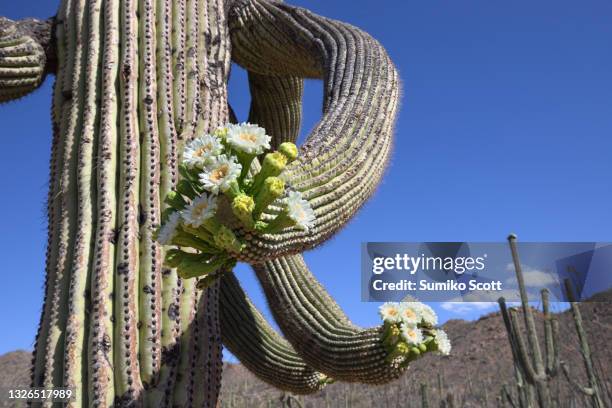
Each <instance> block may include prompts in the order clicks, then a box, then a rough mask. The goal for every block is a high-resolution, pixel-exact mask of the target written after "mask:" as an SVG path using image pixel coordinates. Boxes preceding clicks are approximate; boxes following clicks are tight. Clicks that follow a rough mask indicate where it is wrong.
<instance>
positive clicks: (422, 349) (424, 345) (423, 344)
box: [419, 343, 427, 353]
mask: <svg viewBox="0 0 612 408" xmlns="http://www.w3.org/2000/svg"><path fill="white" fill-rule="evenodd" d="M419 351H420V352H421V353H424V352H426V351H427V344H425V343H421V344H419Z"/></svg>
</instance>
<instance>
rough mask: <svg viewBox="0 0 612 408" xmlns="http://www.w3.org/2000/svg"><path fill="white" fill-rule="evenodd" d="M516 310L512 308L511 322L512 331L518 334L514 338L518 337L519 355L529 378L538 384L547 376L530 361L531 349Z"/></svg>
mask: <svg viewBox="0 0 612 408" xmlns="http://www.w3.org/2000/svg"><path fill="white" fill-rule="evenodd" d="M517 313H518V312H517V311H516V310H510V323H511V325H512V331H513V333H515V334H516V335H515V336H514V338H515V339H516V345H517V349H518V353H517V354H518V357H519V359H520V362H521V367H523V369H524V372H525V374H526V376H527V380H528V381H529V382H530V383H532V384H536V383H537V382H538V381H546V376H545V375H542V374H541V373H539V372H538V371H537V369H536V368H535V367H534V365H533V364H531V362H530V361H529V350H528V349H527V345H526V344H525V340H524V339H523V337H522V336H521V334H520V327H519V322H518V316H517Z"/></svg>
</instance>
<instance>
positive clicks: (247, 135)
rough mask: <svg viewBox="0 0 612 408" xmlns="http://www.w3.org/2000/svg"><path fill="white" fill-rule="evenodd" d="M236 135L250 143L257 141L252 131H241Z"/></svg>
mask: <svg viewBox="0 0 612 408" xmlns="http://www.w3.org/2000/svg"><path fill="white" fill-rule="evenodd" d="M238 137H239V138H240V139H242V140H244V141H247V142H251V143H255V142H256V141H257V136H255V135H254V134H252V133H241V134H240V136H238Z"/></svg>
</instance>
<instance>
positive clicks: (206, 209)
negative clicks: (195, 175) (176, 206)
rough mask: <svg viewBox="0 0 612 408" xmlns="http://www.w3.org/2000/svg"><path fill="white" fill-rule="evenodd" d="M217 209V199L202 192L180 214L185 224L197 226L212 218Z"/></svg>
mask: <svg viewBox="0 0 612 408" xmlns="http://www.w3.org/2000/svg"><path fill="white" fill-rule="evenodd" d="M215 211H217V199H216V197H215V196H213V195H210V194H206V193H203V194H202V195H201V196H199V197H197V198H196V199H195V200H193V202H192V203H191V204H190V205H189V206H188V207H187V208H185V209H184V210H183V211H182V212H181V215H182V216H183V220H184V222H185V224H187V225H189V226H191V227H194V228H198V227H199V226H200V225H202V224H203V223H204V221H206V220H208V219H210V218H212V217H213V216H214V215H215Z"/></svg>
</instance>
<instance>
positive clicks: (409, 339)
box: [401, 324, 423, 346]
mask: <svg viewBox="0 0 612 408" xmlns="http://www.w3.org/2000/svg"><path fill="white" fill-rule="evenodd" d="M401 336H402V339H403V340H404V341H405V342H406V343H408V344H409V345H411V346H418V345H419V344H421V343H422V342H423V332H422V331H421V329H419V328H418V327H417V326H416V325H409V324H402V328H401Z"/></svg>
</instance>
